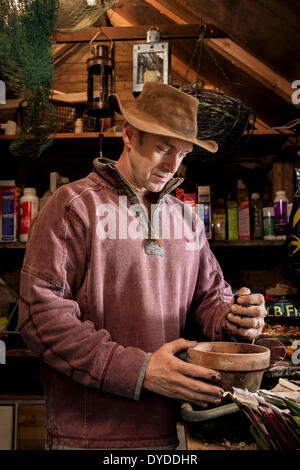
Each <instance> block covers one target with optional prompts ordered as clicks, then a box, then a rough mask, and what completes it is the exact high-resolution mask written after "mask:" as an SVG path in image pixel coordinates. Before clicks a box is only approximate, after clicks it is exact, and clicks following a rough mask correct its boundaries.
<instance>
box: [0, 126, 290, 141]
mask: <svg viewBox="0 0 300 470" xmlns="http://www.w3.org/2000/svg"><path fill="white" fill-rule="evenodd" d="M253 135H273V136H274V135H275V136H276V135H277V136H280V135H286V136H293V135H295V133H294V132H293V131H290V130H287V129H282V130H280V131H277V130H276V129H272V128H259V129H255V130H254V131H253ZM15 137H16V136H15V135H5V134H2V135H0V141H1V140H13V139H15ZM49 137H51V136H49ZM100 137H103V138H104V139H105V138H110V139H111V138H117V139H120V138H121V137H122V132H121V131H118V132H82V133H80V134H75V133H74V132H58V133H57V134H56V136H55V140H62V139H98V138H100Z"/></svg>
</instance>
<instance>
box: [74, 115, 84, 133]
mask: <svg viewBox="0 0 300 470" xmlns="http://www.w3.org/2000/svg"><path fill="white" fill-rule="evenodd" d="M82 132H83V120H82V119H81V118H78V119H76V121H75V134H81V133H82Z"/></svg>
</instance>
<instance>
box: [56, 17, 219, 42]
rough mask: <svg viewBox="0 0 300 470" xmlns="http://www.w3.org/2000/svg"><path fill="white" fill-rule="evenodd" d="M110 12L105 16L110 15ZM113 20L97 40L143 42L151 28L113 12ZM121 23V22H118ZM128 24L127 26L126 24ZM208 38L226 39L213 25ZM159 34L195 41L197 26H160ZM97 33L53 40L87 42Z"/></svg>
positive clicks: (92, 29)
mask: <svg viewBox="0 0 300 470" xmlns="http://www.w3.org/2000/svg"><path fill="white" fill-rule="evenodd" d="M111 13H112V12H111V11H109V12H107V14H110V15H111ZM113 18H114V20H115V25H114V26H102V28H101V30H102V32H103V34H101V32H100V34H99V36H98V40H100V41H101V40H102V41H103V40H104V41H107V40H108V39H109V40H113V41H138V40H141V39H143V40H145V39H146V35H147V31H148V29H149V28H151V26H153V25H151V24H149V25H133V24H132V23H130V22H129V21H127V20H124V18H123V17H121V15H119V14H117V13H115V12H114V16H113ZM117 18H119V19H120V18H123V21H122V23H123V24H122V25H118V24H119V21H117ZM120 22H121V20H120ZM128 23H129V24H128ZM209 26H210V27H209V32H208V37H218V38H220V37H227V36H226V34H225V33H223V31H221V30H220V29H218V28H216V27H215V26H214V25H209ZM157 27H158V29H159V30H160V33H161V38H162V39H188V38H190V39H197V38H198V36H199V33H198V28H199V24H162V25H157ZM97 32H99V28H95V27H90V28H86V29H83V30H81V31H76V32H74V33H72V34H67V33H54V35H53V40H54V41H55V42H56V43H57V44H60V43H70V42H89V41H91V39H92V38H93V37H94V36H95V34H96V33H97Z"/></svg>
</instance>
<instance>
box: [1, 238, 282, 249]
mask: <svg viewBox="0 0 300 470" xmlns="http://www.w3.org/2000/svg"><path fill="white" fill-rule="evenodd" d="M209 243H210V245H211V246H220V247H226V246H236V247H238V246H240V247H242V246H283V245H284V244H285V240H209ZM25 248H26V242H0V249H3V250H5V249H6V250H7V249H8V250H13V249H15V250H19V249H24V250H25Z"/></svg>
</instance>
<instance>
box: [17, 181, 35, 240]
mask: <svg viewBox="0 0 300 470" xmlns="http://www.w3.org/2000/svg"><path fill="white" fill-rule="evenodd" d="M38 212H39V198H38V197H37V195H36V189H35V188H24V191H23V196H22V197H21V198H20V228H19V237H20V241H21V242H26V241H27V238H28V232H29V227H30V224H31V222H32V220H33V219H34V218H35V217H36V216H37V214H38Z"/></svg>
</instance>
